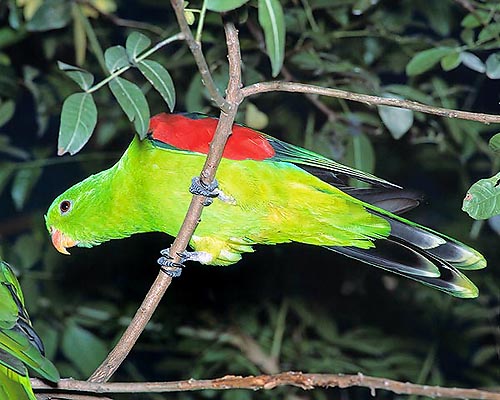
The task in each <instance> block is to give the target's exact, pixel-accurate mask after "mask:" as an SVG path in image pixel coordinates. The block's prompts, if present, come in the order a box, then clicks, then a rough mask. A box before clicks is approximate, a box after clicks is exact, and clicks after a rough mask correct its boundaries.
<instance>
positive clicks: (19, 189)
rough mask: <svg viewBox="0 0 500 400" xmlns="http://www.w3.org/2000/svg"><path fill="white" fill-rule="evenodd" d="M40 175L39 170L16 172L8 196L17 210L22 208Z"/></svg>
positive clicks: (26, 169) (40, 170) (40, 171)
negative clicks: (9, 195)
mask: <svg viewBox="0 0 500 400" xmlns="http://www.w3.org/2000/svg"><path fill="white" fill-rule="evenodd" d="M41 173H42V169H41V168H25V169H21V170H20V171H18V172H17V173H16V175H15V176H14V180H13V182H12V189H11V192H10V194H11V196H12V201H13V202H14V206H15V207H16V209H17V210H21V209H22V208H23V207H24V204H25V203H26V200H27V198H28V196H29V194H30V193H31V190H32V189H33V187H34V186H35V184H36V182H37V181H38V178H39V177H40V175H41Z"/></svg>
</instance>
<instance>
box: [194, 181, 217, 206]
mask: <svg viewBox="0 0 500 400" xmlns="http://www.w3.org/2000/svg"><path fill="white" fill-rule="evenodd" d="M218 187H219V184H218V182H217V179H214V180H213V182H212V183H210V184H208V185H206V184H205V183H203V182H202V180H201V179H200V177H199V176H195V177H194V178H193V179H192V180H191V186H190V187H189V191H190V192H191V193H192V194H197V195H199V196H205V201H204V202H203V205H204V206H209V205H210V204H212V202H213V201H214V200H213V199H214V198H215V197H217V196H218V195H219V190H218V189H217V188H218Z"/></svg>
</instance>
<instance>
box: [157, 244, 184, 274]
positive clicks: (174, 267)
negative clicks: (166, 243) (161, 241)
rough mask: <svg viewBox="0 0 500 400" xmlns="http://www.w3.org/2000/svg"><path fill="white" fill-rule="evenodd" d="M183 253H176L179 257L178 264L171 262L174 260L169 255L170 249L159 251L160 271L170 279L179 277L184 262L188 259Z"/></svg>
mask: <svg viewBox="0 0 500 400" xmlns="http://www.w3.org/2000/svg"><path fill="white" fill-rule="evenodd" d="M185 253H186V252H185V251H184V252H182V253H177V255H178V256H179V257H180V262H175V261H172V260H173V259H174V258H173V257H172V256H171V255H170V249H164V250H162V251H160V254H161V255H162V256H163V257H160V258H159V259H158V264H160V267H161V268H160V269H161V270H162V271H163V272H165V273H166V274H167V275H168V276H170V277H172V278H177V277H178V276H180V275H181V273H182V269H183V268H184V261H186V260H187V259H188V257H187V256H186V255H185Z"/></svg>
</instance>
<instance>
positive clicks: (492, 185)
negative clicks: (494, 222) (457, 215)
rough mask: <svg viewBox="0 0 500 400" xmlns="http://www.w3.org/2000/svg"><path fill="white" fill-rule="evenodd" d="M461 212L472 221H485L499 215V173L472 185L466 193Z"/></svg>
mask: <svg viewBox="0 0 500 400" xmlns="http://www.w3.org/2000/svg"><path fill="white" fill-rule="evenodd" d="M462 210H463V211H465V212H466V213H467V214H469V215H470V216H471V217H472V218H474V219H487V218H491V217H493V216H494V215H497V214H500V172H499V173H498V174H496V175H495V176H493V177H491V178H487V179H481V180H479V181H477V182H476V183H474V184H473V185H472V186H471V187H470V189H469V190H468V191H467V195H466V196H465V198H464V201H463V204H462Z"/></svg>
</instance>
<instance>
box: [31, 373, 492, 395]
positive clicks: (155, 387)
mask: <svg viewBox="0 0 500 400" xmlns="http://www.w3.org/2000/svg"><path fill="white" fill-rule="evenodd" d="M31 384H32V386H33V388H34V389H35V390H37V391H43V392H64V391H74V392H86V393H167V392H185V391H194V390H207V389H211V390H227V389H252V390H261V389H266V390H269V389H274V388H276V387H279V386H295V387H299V388H301V389H304V390H310V389H314V388H317V387H323V388H334V387H338V388H342V389H343V388H347V387H353V386H359V387H364V388H368V389H370V391H371V393H372V394H373V395H375V391H376V390H377V389H382V390H387V391H390V392H393V393H397V394H418V395H421V396H428V397H449V398H456V399H483V400H500V393H499V392H491V391H487V390H479V389H463V388H447V387H441V386H428V385H417V384H415V383H410V382H400V381H395V380H392V379H385V378H376V377H371V376H365V375H363V374H361V373H358V374H357V375H342V374H338V375H337V374H303V373H301V372H283V373H280V374H275V375H259V376H232V375H228V376H224V377H222V378H218V379H206V380H195V379H189V380H185V381H175V382H144V383H136V382H115V383H95V382H87V381H76V380H73V379H62V380H61V381H60V382H59V383H58V385H57V387H56V388H54V387H52V386H50V385H47V384H46V383H44V382H43V381H41V380H39V379H31Z"/></svg>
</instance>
